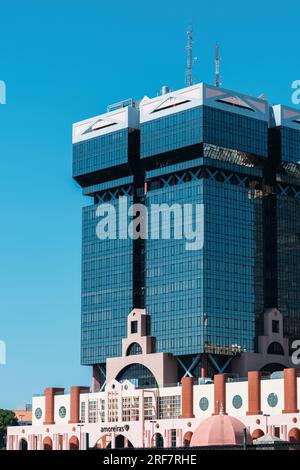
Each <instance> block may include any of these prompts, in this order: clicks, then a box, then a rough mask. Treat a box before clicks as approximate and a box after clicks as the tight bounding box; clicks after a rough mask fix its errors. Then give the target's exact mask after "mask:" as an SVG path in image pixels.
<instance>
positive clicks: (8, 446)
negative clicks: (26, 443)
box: [6, 435, 14, 450]
mask: <svg viewBox="0 0 300 470" xmlns="http://www.w3.org/2000/svg"><path fill="white" fill-rule="evenodd" d="M13 437H14V436H12V435H9V436H7V441H6V450H13Z"/></svg>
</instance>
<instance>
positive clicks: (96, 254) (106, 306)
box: [81, 196, 133, 365]
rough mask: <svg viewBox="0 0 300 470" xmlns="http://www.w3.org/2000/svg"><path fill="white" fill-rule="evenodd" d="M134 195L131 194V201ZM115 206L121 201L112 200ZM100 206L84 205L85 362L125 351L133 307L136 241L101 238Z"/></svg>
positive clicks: (83, 293) (83, 303)
mask: <svg viewBox="0 0 300 470" xmlns="http://www.w3.org/2000/svg"><path fill="white" fill-rule="evenodd" d="M131 201H132V198H131V197H130V196H129V197H128V203H129V204H130V203H131ZM109 203H110V204H113V205H114V206H116V205H117V203H118V202H117V200H115V201H109ZM96 209H97V205H91V206H88V207H85V208H83V213H82V215H83V231H82V307H81V312H82V313H81V363H82V364H84V365H89V364H97V363H103V362H105V360H106V358H107V357H113V356H117V355H120V354H121V341H120V339H121V338H123V337H124V336H125V335H126V325H127V315H128V313H129V312H130V311H131V310H132V308H133V305H132V259H133V245H132V240H131V239H128V240H119V239H116V240H110V239H107V240H99V239H98V238H97V236H96V226H97V223H98V222H99V218H97V217H96Z"/></svg>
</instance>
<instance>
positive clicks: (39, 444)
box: [36, 434, 43, 450]
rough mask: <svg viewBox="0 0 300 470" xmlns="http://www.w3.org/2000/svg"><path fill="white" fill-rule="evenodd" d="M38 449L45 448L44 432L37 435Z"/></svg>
mask: <svg viewBox="0 0 300 470" xmlns="http://www.w3.org/2000/svg"><path fill="white" fill-rule="evenodd" d="M36 447H37V450H43V434H39V435H38V436H37V446H36Z"/></svg>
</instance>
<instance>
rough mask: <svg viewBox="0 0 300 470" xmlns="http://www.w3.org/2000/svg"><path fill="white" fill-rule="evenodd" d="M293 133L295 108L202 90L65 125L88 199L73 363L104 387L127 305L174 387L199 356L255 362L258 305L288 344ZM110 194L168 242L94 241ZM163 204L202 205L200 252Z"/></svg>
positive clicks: (296, 257)
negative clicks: (140, 312)
mask: <svg viewBox="0 0 300 470" xmlns="http://www.w3.org/2000/svg"><path fill="white" fill-rule="evenodd" d="M164 90H166V89H165V88H164ZM289 113H290V114H289ZM270 118H271V119H270ZM299 126H300V114H299V113H297V112H296V111H295V110H294V111H292V110H289V109H288V108H283V107H274V110H273V111H272V110H271V111H270V108H269V104H268V102H267V101H266V100H263V99H259V98H255V97H251V96H248V95H244V94H241V93H237V92H233V91H230V90H225V89H222V88H216V87H214V86H210V85H206V84H198V85H193V86H191V87H188V88H184V89H182V90H178V91H175V92H167V93H165V94H162V95H160V96H157V97H155V98H148V97H144V98H143V99H142V100H141V101H140V102H139V103H134V102H132V101H130V102H127V103H125V102H123V103H120V104H119V105H118V106H117V108H116V109H115V110H113V111H109V112H108V113H106V114H103V115H100V116H97V117H95V118H91V119H87V120H85V121H82V122H79V123H77V124H74V126H73V177H74V178H75V180H76V181H77V182H78V183H79V184H80V185H81V187H82V188H83V194H84V195H86V196H90V197H92V198H93V199H92V204H90V205H88V206H87V207H85V208H83V247H82V338H81V361H82V364H85V365H93V366H96V367H98V366H99V367H100V370H101V371H103V377H104V375H105V371H104V370H103V364H104V363H105V360H106V358H107V357H114V356H119V355H120V352H121V351H120V345H121V339H122V338H123V337H125V335H126V323H127V315H128V314H129V312H130V311H131V309H132V308H134V307H137V308H146V309H147V313H148V314H150V316H151V335H152V336H155V337H156V340H157V343H156V348H157V351H160V352H168V353H172V354H173V355H174V356H176V357H177V358H178V364H179V369H178V377H179V378H180V377H181V376H182V375H183V372H186V371H187V370H189V371H190V372H192V373H194V374H196V375H199V371H200V366H201V364H202V362H203V364H204V363H205V360H204V359H205V357H206V356H207V354H210V356H211V357H214V358H217V359H218V360H220V361H221V362H222V361H223V363H225V362H226V361H227V359H228V357H229V356H234V355H235V354H236V353H237V352H239V351H249V352H255V351H256V337H257V335H258V334H263V330H262V318H263V311H264V308H265V307H278V308H279V310H281V311H282V313H283V315H284V317H285V322H284V326H285V333H286V334H288V336H289V337H290V338H294V337H295V336H297V335H299V332H300V331H299V324H300V311H299V305H300V294H299V289H298V286H299V283H300V271H299V266H300V263H299V261H300V248H299V245H300V241H299V233H300V227H299V223H300V222H299V221H300V217H299V215H300V210H299V204H300V202H299V194H300V193H299V191H300V167H299V162H300V157H299V145H300V144H299V142H300V139H299V134H300V131H299ZM121 197H126V198H127V202H128V205H130V204H131V203H135V202H138V203H142V204H145V205H146V207H147V209H148V210H149V211H151V210H153V205H156V208H157V207H158V205H160V204H165V207H168V208H169V209H168V211H169V212H168V214H166V213H163V214H161V213H160V217H161V218H163V217H164V216H167V217H169V220H170V222H171V239H164V238H162V237H161V236H158V238H157V237H156V238H155V237H154V238H153V237H152V236H148V238H147V239H146V240H139V239H137V240H132V239H131V238H124V239H120V238H119V237H117V238H116V239H114V240H105V241H103V240H99V239H98V238H97V236H96V227H97V222H98V216H97V208H98V207H99V206H100V205H101V204H103V203H107V202H109V203H111V204H112V205H113V206H115V207H117V205H118V203H119V200H120V198H121ZM174 204H175V205H176V204H177V206H178V205H179V206H180V207H181V206H182V205H184V204H191V205H192V206H193V207H195V205H196V204H200V205H201V207H202V212H201V217H200V226H201V231H202V232H203V236H204V237H203V239H204V243H203V246H201V248H199V249H197V250H188V249H187V248H186V245H187V240H186V239H185V238H184V237H183V238H176V237H174V231H176V230H175V229H176V228H178V227H175V218H174V212H173V210H174V207H173V209H172V206H173V205H174ZM155 210H158V209H155ZM164 211H165V209H164ZM164 211H163V212H164ZM176 223H178V221H177V222H176ZM152 228H153V227H151V219H150V222H149V233H151V229H152ZM193 228H195V227H193ZM201 367H202V366H201Z"/></svg>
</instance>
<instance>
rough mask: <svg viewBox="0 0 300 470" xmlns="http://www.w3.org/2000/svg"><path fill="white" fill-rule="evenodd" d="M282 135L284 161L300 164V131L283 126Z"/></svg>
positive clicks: (282, 157) (282, 156)
mask: <svg viewBox="0 0 300 470" xmlns="http://www.w3.org/2000/svg"><path fill="white" fill-rule="evenodd" d="M299 127H300V125H299ZM280 133H281V159H282V161H283V162H288V163H296V164H300V130H297V129H293V128H290V127H285V126H282V127H281V128H280Z"/></svg>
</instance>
